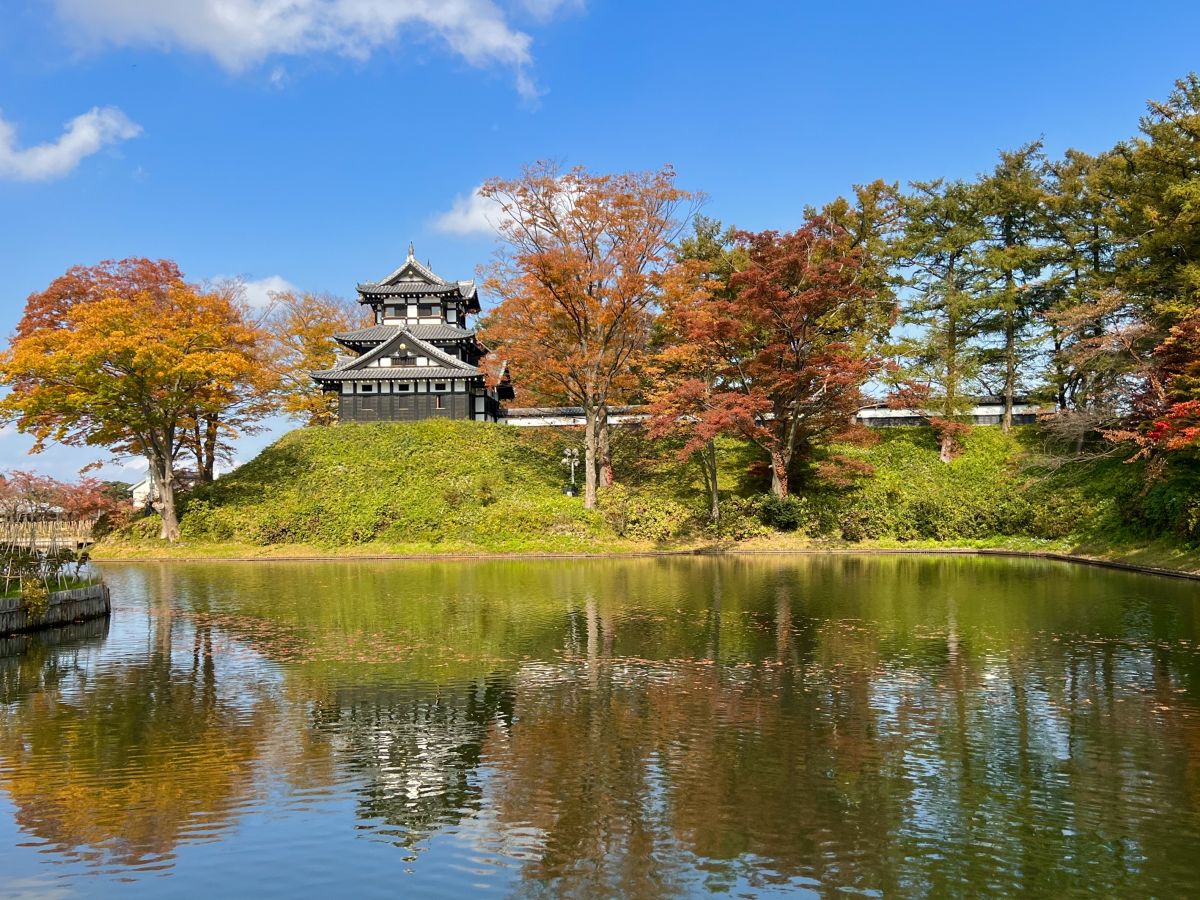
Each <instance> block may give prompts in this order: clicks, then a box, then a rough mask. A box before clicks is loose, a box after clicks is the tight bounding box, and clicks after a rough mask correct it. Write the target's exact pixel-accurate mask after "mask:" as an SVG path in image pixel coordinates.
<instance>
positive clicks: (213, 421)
mask: <svg viewBox="0 0 1200 900" xmlns="http://www.w3.org/2000/svg"><path fill="white" fill-rule="evenodd" d="M219 424H220V423H219V421H218V419H217V414H216V413H209V414H208V415H206V416H205V417H204V465H203V466H202V467H201V469H200V481H201V483H203V484H212V483H213V481H214V480H215V478H216V472H217V433H218V428H219Z"/></svg>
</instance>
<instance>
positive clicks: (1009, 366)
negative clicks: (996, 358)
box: [1000, 309, 1017, 434]
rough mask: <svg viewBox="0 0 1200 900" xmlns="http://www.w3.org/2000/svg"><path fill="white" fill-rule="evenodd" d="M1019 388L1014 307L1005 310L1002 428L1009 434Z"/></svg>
mask: <svg viewBox="0 0 1200 900" xmlns="http://www.w3.org/2000/svg"><path fill="white" fill-rule="evenodd" d="M1016 390H1017V315H1016V313H1015V312H1014V311H1013V310H1012V309H1007V310H1005V311H1004V416H1003V417H1002V418H1001V420H1000V428H1001V430H1002V431H1004V432H1005V434H1007V433H1008V432H1009V431H1011V430H1012V424H1013V402H1014V398H1015V396H1016Z"/></svg>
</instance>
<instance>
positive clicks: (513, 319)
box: [482, 163, 693, 508]
mask: <svg viewBox="0 0 1200 900" xmlns="http://www.w3.org/2000/svg"><path fill="white" fill-rule="evenodd" d="M482 194H483V196H484V197H485V198H487V199H489V200H491V201H493V202H494V203H495V204H496V206H497V209H498V210H499V230H500V237H501V241H502V244H503V247H502V250H501V253H500V255H499V257H498V259H497V261H496V263H495V265H494V266H493V267H492V268H491V271H490V273H489V277H488V279H487V287H488V288H489V289H490V290H491V291H492V292H493V293H494V294H495V296H496V297H498V300H499V302H498V303H497V305H496V307H495V309H494V310H493V311H492V314H491V315H490V316H489V318H488V319H487V321H486V322H485V327H484V339H485V340H486V341H487V342H488V343H489V344H490V345H492V347H493V348H494V350H495V351H496V353H497V356H498V358H499V359H502V360H504V361H506V362H507V363H508V364H509V365H510V366H511V368H512V371H513V372H514V374H515V376H516V378H517V379H518V380H519V382H520V384H521V389H522V391H524V392H528V393H529V394H532V395H533V396H535V397H539V398H541V399H543V400H550V401H558V402H560V403H564V404H568V405H571V406H579V407H582V408H583V412H584V416H585V419H586V422H587V424H586V425H585V428H584V448H585V453H586V460H585V465H584V503H585V505H586V506H588V507H589V508H591V507H592V506H594V505H595V503H596V490H597V486H598V484H599V483H600V481H601V479H602V478H603V477H604V476H605V474H606V472H607V471H608V467H607V465H606V464H607V459H608V455H609V454H608V447H607V444H608V427H607V411H608V407H609V405H610V404H613V403H617V402H620V401H621V400H622V399H623V397H624V396H625V395H626V394H627V392H629V391H631V390H633V389H635V388H636V387H637V380H636V378H635V377H634V375H633V370H634V368H635V364H636V363H637V361H638V359H639V358H640V357H641V355H642V354H643V352H644V351H645V349H646V346H647V343H648V341H649V337H650V327H651V322H652V320H653V305H654V303H655V301H656V300H657V299H658V297H659V295H660V292H661V287H662V282H663V277H664V272H665V270H666V268H667V267H668V266H669V265H670V262H671V257H670V253H669V248H670V244H671V242H672V241H673V240H674V238H675V236H676V235H677V233H678V231H679V229H680V228H681V226H682V219H684V218H686V217H685V216H681V213H682V212H683V211H684V207H685V206H686V205H687V204H688V203H689V202H690V201H691V200H692V199H693V198H692V195H690V194H689V193H687V192H686V191H683V190H681V189H680V188H678V187H676V185H675V173H674V171H673V170H672V169H670V168H669V167H668V168H664V169H662V170H659V171H657V172H630V173H625V174H620V175H599V174H595V173H592V172H589V171H587V170H586V169H583V168H574V169H570V170H565V171H564V170H562V169H561V168H559V167H558V166H556V165H554V164H553V163H537V164H535V165H532V166H529V167H527V168H526V169H525V170H524V172H522V174H521V175H520V176H519V177H517V178H515V179H511V180H501V179H493V180H492V181H489V182H487V183H486V184H485V185H484V187H483V190H482Z"/></svg>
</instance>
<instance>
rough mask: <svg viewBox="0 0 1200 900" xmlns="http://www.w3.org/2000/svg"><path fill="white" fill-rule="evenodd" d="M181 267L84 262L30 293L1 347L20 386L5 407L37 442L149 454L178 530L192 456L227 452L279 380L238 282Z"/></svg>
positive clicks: (168, 533) (166, 531) (0, 369)
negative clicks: (183, 464) (226, 287)
mask: <svg viewBox="0 0 1200 900" xmlns="http://www.w3.org/2000/svg"><path fill="white" fill-rule="evenodd" d="M177 271H178V270H177V269H176V268H174V266H173V264H170V263H165V262H160V263H151V262H150V261H148V260H126V261H124V262H122V263H103V264H101V265H100V266H98V267H96V269H95V270H92V271H88V270H78V269H73V270H71V271H70V272H68V273H67V275H66V276H64V278H65V279H66V281H65V282H64V283H60V282H55V284H54V285H51V287H50V289H48V290H47V291H46V292H43V293H42V294H35V295H34V296H33V297H31V298H30V301H29V305H28V310H27V316H26V318H25V319H24V320H22V323H21V327H20V328H19V329H18V334H17V336H16V337H15V338H14V340H13V342H12V345H11V347H10V348H9V349H8V350H7V351H6V352H5V353H3V354H2V355H0V382H2V383H4V384H6V385H8V386H9V387H10V392H9V393H8V395H7V396H5V397H4V399H3V401H0V415H2V416H5V417H8V418H11V419H13V420H15V422H16V424H17V427H18V428H19V429H20V430H21V431H23V432H26V433H29V434H32V435H33V436H34V438H35V440H36V444H35V450H40V449H41V448H42V447H43V446H44V445H45V444H46V443H47V442H48V441H57V442H61V443H65V444H74V445H89V446H98V447H106V448H109V449H110V450H112V451H113V452H115V453H117V454H120V455H130V456H141V457H144V458H145V459H146V460H147V462H148V464H149V471H150V475H151V478H152V479H153V481H154V482H155V484H156V487H157V488H158V491H159V494H160V496H161V498H162V500H161V507H160V511H161V513H162V521H163V526H162V527H163V537H164V538H167V539H169V540H173V539H175V538H176V537H177V536H178V522H177V518H176V511H175V487H176V484H175V482H176V478H175V469H176V466H177V463H178V460H179V458H180V455H181V454H182V453H184V452H186V451H187V450H188V448H189V446H191V448H192V449H193V450H199V451H201V452H203V450H205V449H208V450H209V451H210V452H215V447H216V442H217V440H218V438H219V437H220V434H221V432H225V434H226V436H229V435H230V433H232V432H235V431H236V430H238V429H239V428H245V427H247V424H249V423H250V422H252V420H253V418H254V417H255V416H256V415H260V414H262V413H265V412H266V411H267V408H268V407H267V405H266V404H258V403H256V397H257V395H258V394H259V393H260V391H262V390H264V389H265V388H266V387H267V386H266V385H263V384H262V382H261V381H260V379H261V377H262V374H263V372H264V371H265V367H264V365H263V362H262V360H261V358H260V356H259V354H260V349H261V347H262V346H263V345H264V336H263V334H262V333H261V331H260V330H259V329H258V328H257V327H256V325H255V324H254V323H252V322H251V321H249V320H248V319H247V317H246V315H245V311H244V310H243V309H242V308H241V307H240V305H239V304H238V303H237V302H236V298H235V297H234V296H233V295H232V294H231V292H229V291H222V290H202V289H200V288H197V287H195V286H192V285H189V284H187V283H185V282H184V281H182V280H181V279H177V278H175V277H174V276H175V273H176V272H177ZM77 286H78V288H79V289H76V287H77ZM209 458H211V456H210V457H209Z"/></svg>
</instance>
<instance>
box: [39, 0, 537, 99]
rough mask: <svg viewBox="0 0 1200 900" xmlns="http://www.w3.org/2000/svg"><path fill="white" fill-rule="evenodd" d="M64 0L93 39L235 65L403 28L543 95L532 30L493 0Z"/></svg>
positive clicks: (362, 50) (348, 52)
mask: <svg viewBox="0 0 1200 900" xmlns="http://www.w3.org/2000/svg"><path fill="white" fill-rule="evenodd" d="M544 2H545V0H539V5H542V4H543V3H544ZM55 7H56V8H57V11H58V16H59V18H60V19H62V20H63V21H64V22H66V23H67V24H68V25H70V26H72V27H73V28H75V29H76V30H77V31H78V32H79V33H80V35H81V36H82V37H83V38H85V39H86V40H89V41H91V42H94V43H101V44H105V43H107V44H112V45H117V46H131V45H147V44H148V45H152V46H160V47H164V48H170V47H181V48H183V49H186V50H191V51H193V52H197V53H204V54H207V55H209V56H211V57H212V58H213V59H215V60H216V61H217V62H218V63H219V64H220V65H221V66H223V67H224V68H226V69H227V70H229V71H231V72H242V71H245V70H246V69H247V68H249V67H251V66H254V65H257V64H259V63H261V62H263V61H264V60H266V59H268V58H270V57H272V56H277V55H299V54H305V53H318V52H330V53H337V54H341V55H343V56H348V57H354V58H358V59H365V58H366V57H368V56H370V55H371V53H372V52H373V51H374V50H376V49H378V48H380V47H384V46H388V45H394V44H395V43H396V42H397V41H398V40H399V38H400V35H401V33H402V32H403V33H404V34H405V35H406V36H409V35H411V36H414V37H418V38H419V37H428V36H433V37H436V38H437V39H438V40H440V41H441V42H442V43H443V44H444V45H446V46H447V47H448V48H449V49H450V51H451V52H453V53H455V54H457V55H458V56H460V57H462V58H463V59H464V60H466V61H467V62H468V63H470V64H471V65H475V66H487V65H502V66H507V67H509V68H511V69H512V70H513V71H514V73H515V78H516V82H517V88H518V90H519V91H520V92H521V94H522V95H524V96H525V97H527V98H532V97H535V96H536V95H537V89H536V87H535V85H534V83H533V81H532V79H531V78H530V76H529V67H530V65H531V63H532V56H531V54H530V43H531V39H530V37H529V35H527V34H525V33H523V32H521V31H518V30H516V29H514V28H513V27H512V26H511V25H510V24H509V22H508V19H507V17H506V16H505V13H504V12H503V11H502V10H501V9H500V7H498V6H497V5H496V3H495V2H494V0H55Z"/></svg>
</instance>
